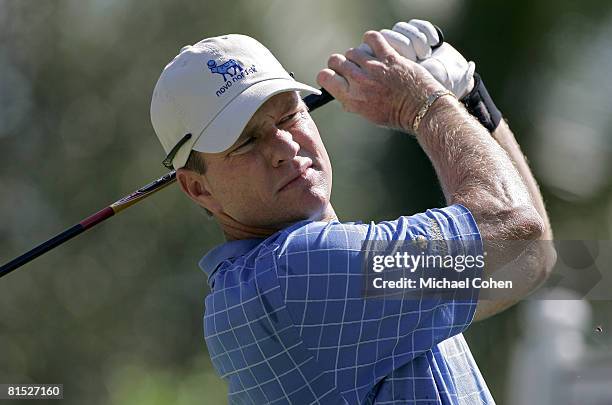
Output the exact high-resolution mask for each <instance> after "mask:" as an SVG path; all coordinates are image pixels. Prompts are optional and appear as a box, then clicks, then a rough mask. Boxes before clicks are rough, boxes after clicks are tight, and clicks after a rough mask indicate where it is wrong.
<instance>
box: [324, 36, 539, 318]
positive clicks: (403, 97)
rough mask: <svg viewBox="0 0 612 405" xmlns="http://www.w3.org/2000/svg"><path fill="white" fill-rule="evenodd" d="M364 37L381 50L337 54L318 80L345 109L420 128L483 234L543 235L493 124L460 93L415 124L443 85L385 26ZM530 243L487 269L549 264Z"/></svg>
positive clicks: (451, 199) (486, 307)
mask: <svg viewBox="0 0 612 405" xmlns="http://www.w3.org/2000/svg"><path fill="white" fill-rule="evenodd" d="M364 42H365V43H366V44H367V45H368V46H369V47H370V48H371V49H372V50H373V52H374V56H371V55H368V54H367V53H366V52H363V51H362V50H359V49H350V50H348V51H347V52H346V53H345V54H344V55H337V54H336V55H332V56H331V57H330V59H329V63H328V65H329V69H324V70H322V71H321V72H320V73H319V75H318V81H319V83H320V84H321V85H322V86H324V87H325V88H326V89H327V90H328V91H329V92H330V93H331V94H332V95H334V97H336V99H338V100H339V101H340V102H341V103H342V105H343V107H344V108H345V110H347V111H351V112H355V113H358V114H360V115H362V116H364V117H365V118H367V119H369V120H371V121H372V122H374V123H376V124H379V125H384V126H388V127H393V128H398V129H401V130H403V131H406V132H413V133H415V135H416V139H417V140H418V142H419V144H420V145H421V147H422V148H423V150H424V151H425V153H426V154H427V155H428V156H429V158H430V160H431V161H432V163H433V165H434V168H435V170H436V173H437V175H438V178H439V180H440V184H441V186H442V189H443V191H444V194H445V196H446V199H447V202H448V203H449V204H454V203H459V204H462V205H464V206H465V207H467V208H468V209H469V210H470V211H471V212H472V215H473V216H474V218H475V220H476V222H477V224H478V226H479V229H480V232H481V236H482V238H483V239H485V240H491V241H506V240H535V239H539V238H541V237H542V235H543V234H544V230H545V223H544V220H543V219H542V217H541V216H540V215H539V214H538V211H537V209H536V207H535V206H534V203H533V201H532V198H531V196H530V194H529V192H528V190H527V187H526V186H525V184H524V182H523V180H522V179H521V176H520V174H519V173H518V171H517V169H516V168H515V166H514V164H513V162H512V161H511V160H510V158H509V156H508V154H507V153H506V152H505V151H504V149H503V148H502V147H501V146H500V145H499V144H498V143H497V142H496V141H495V140H494V139H493V138H492V137H491V136H490V135H489V133H488V132H487V130H486V129H485V128H484V127H483V126H482V125H480V124H479V123H478V121H476V120H475V119H474V118H473V117H472V116H470V115H469V113H468V112H467V111H466V110H465V108H464V107H463V106H462V105H461V104H460V103H459V102H458V101H457V100H456V99H455V98H454V97H451V96H448V95H446V96H441V97H438V98H437V99H436V100H435V101H434V102H433V104H432V105H431V106H430V107H429V109H428V110H427V111H426V113H425V114H424V115H423V117H422V120H421V122H420V124H419V125H418V128H417V129H416V131H415V130H414V128H413V125H414V122H415V117H416V116H417V113H418V112H419V111H420V110H421V112H422V107H423V106H424V105H425V104H426V103H427V101H428V98H429V100H430V101H431V98H430V97H431V96H432V95H433V94H434V93H436V92H442V91H444V90H445V89H444V87H443V86H442V85H441V84H440V83H439V82H438V81H437V80H435V79H434V78H433V77H432V76H431V75H430V74H429V73H428V72H427V71H426V70H425V69H424V68H423V67H422V66H420V65H418V64H416V63H414V62H412V61H410V60H408V59H406V58H404V57H402V56H400V55H399V54H398V53H397V52H396V51H395V50H394V49H393V48H392V47H391V46H390V45H389V43H388V42H387V41H386V40H385V39H384V37H383V36H382V35H381V34H380V33H379V32H376V31H369V32H367V33H366V34H365V35H364ZM517 246H518V245H517ZM521 246H524V245H521ZM525 249H527V248H525ZM525 249H523V251H516V250H515V251H513V252H512V254H511V255H509V254H508V253H509V252H508V250H504V249H494V250H493V251H491V254H490V255H489V256H488V257H487V269H488V270H490V269H495V268H497V267H498V266H500V265H501V264H504V263H507V262H508V261H509V260H513V259H515V258H516V257H519V256H521V255H526V256H527V257H529V260H528V261H529V262H530V265H529V266H528V267H529V268H541V267H543V266H544V264H543V263H545V260H544V259H545V258H544V257H543V256H542V255H541V254H540V252H535V251H530V252H527V251H525ZM536 273H538V274H540V273H542V272H541V271H536ZM528 278H529V281H528V282H526V284H525V285H524V288H521V289H520V290H516V294H515V295H514V296H512V297H509V298H507V299H505V300H504V301H501V300H495V301H481V302H479V307H478V317H479V318H483V317H486V316H489V315H491V314H493V313H495V312H499V311H500V310H502V309H504V308H506V307H507V306H509V305H512V304H513V303H514V302H516V301H517V300H519V299H520V298H522V295H525V294H527V293H528V292H530V291H531V290H532V289H533V287H534V286H535V285H538V284H539V282H540V281H541V280H539V279H538V277H536V276H529V277H528Z"/></svg>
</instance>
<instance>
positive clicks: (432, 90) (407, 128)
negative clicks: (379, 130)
mask: <svg viewBox="0 0 612 405" xmlns="http://www.w3.org/2000/svg"><path fill="white" fill-rule="evenodd" d="M442 92H447V90H446V88H445V87H444V86H442V85H440V84H439V83H438V82H437V81H436V82H435V83H427V84H423V86H422V87H421V88H420V91H418V92H416V91H415V92H407V94H406V97H405V99H404V103H403V105H402V108H400V116H399V129H400V130H402V131H403V132H406V133H409V134H413V135H414V134H415V133H414V123H415V120H416V119H417V115H419V112H420V111H421V110H422V109H423V108H424V107H426V106H427V104H428V101H430V102H431V101H432V100H431V97H433V96H434V95H436V94H439V93H442ZM415 94H418V96H415ZM440 98H446V97H440ZM433 101H434V102H433V103H431V105H433V104H435V103H437V100H433ZM431 105H430V106H429V108H431ZM426 112H427V111H426ZM425 115H427V114H425ZM422 119H423V117H421V118H420V120H421V121H422Z"/></svg>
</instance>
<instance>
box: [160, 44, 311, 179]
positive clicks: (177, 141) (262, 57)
mask: <svg viewBox="0 0 612 405" xmlns="http://www.w3.org/2000/svg"><path fill="white" fill-rule="evenodd" d="M292 90H296V91H303V92H307V93H315V94H320V92H319V90H317V89H315V88H313V87H310V86H308V85H306V84H303V83H300V82H298V81H296V80H294V79H293V77H291V75H290V74H289V73H288V72H287V71H286V70H285V69H284V68H283V66H282V65H281V64H280V62H279V61H278V60H276V58H275V57H274V55H272V53H271V52H270V51H269V50H268V49H267V48H266V47H265V46H263V45H262V44H261V43H259V42H258V41H257V40H255V39H253V38H251V37H248V36H246V35H238V34H229V35H223V36H220V37H213V38H207V39H204V40H202V41H200V42H198V43H197V44H195V45H189V46H185V47H183V49H181V51H180V53H179V54H178V55H177V56H176V57H175V58H174V59H173V60H172V61H171V62H170V63H169V64H168V65H167V66H166V67H165V68H164V70H163V72H162V74H161V76H160V77H159V80H158V81H157V84H156V85H155V90H154V91H153V99H152V101H151V122H152V124H153V128H154V129H155V133H156V134H157V137H158V138H159V140H160V142H161V144H162V146H163V147H164V150H165V151H166V154H167V155H168V158H167V159H166V161H165V162H164V164H167V165H168V166H169V165H170V164H172V166H174V168H175V169H178V168H181V167H183V166H184V165H185V162H186V161H187V158H188V157H189V153H190V152H191V150H192V149H193V150H197V151H200V152H209V153H216V152H223V151H224V150H226V149H227V148H229V147H230V146H232V145H233V144H234V142H235V141H236V140H237V139H238V137H239V136H240V134H241V133H242V131H243V129H244V127H245V126H246V125H247V123H248V122H249V120H250V119H251V117H252V116H253V114H255V112H256V111H257V109H258V108H259V107H260V106H261V105H262V104H263V103H264V102H265V101H266V100H268V99H269V98H270V97H272V96H274V95H276V94H279V93H282V92H286V91H292ZM188 134H190V135H188Z"/></svg>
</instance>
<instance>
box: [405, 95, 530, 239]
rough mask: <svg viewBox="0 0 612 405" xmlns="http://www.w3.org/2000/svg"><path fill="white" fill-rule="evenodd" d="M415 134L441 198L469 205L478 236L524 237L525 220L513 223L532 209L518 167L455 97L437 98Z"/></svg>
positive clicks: (527, 232)
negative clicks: (478, 231)
mask: <svg viewBox="0 0 612 405" xmlns="http://www.w3.org/2000/svg"><path fill="white" fill-rule="evenodd" d="M416 135H417V140H418V141H419V144H420V145H421V147H422V148H423V150H424V151H425V153H426V154H427V155H428V156H429V158H430V160H431V162H432V164H433V166H434V168H435V170H436V174H437V176H438V179H439V181H440V184H441V186H442V190H443V191H444V195H445V197H446V200H447V202H448V203H449V204H453V203H460V204H462V205H464V206H466V207H467V208H468V209H470V211H471V212H472V214H473V215H474V217H475V219H476V222H477V223H478V225H479V227H480V231H481V234H482V237H483V239H490V240H507V239H524V238H528V237H529V235H531V234H532V232H533V230H532V229H529V228H530V227H529V225H530V222H529V221H524V222H523V224H524V225H525V227H521V226H517V223H518V222H520V220H521V219H525V217H527V219H532V218H534V215H533V214H534V213H535V211H534V207H533V205H532V203H531V198H530V196H529V193H528V192H527V189H526V187H525V185H524V184H523V181H522V180H521V177H520V175H519V173H518V172H517V170H516V168H515V167H514V165H513V164H512V161H511V160H510V158H509V157H508V154H507V153H506V152H505V151H504V150H503V149H502V148H501V147H500V145H499V144H498V143H497V142H495V140H494V139H493V138H491V136H490V135H489V133H488V132H487V131H486V129H485V128H483V127H482V126H481V125H480V124H479V123H478V122H477V121H476V120H475V119H474V118H473V117H471V116H470V115H469V114H468V113H467V111H466V110H465V109H464V108H463V106H461V105H460V104H459V102H458V101H457V100H455V99H453V98H451V97H447V96H445V97H442V98H440V99H438V100H437V101H436V102H435V103H434V104H433V105H432V107H431V108H430V110H429V111H428V112H427V114H426V115H425V118H424V119H423V122H422V123H421V127H420V128H419V131H418V133H417V134H416ZM524 214H527V215H524ZM535 217H537V215H535ZM537 219H538V220H539V218H537ZM531 222H534V221H531ZM535 226H536V227H537V224H535Z"/></svg>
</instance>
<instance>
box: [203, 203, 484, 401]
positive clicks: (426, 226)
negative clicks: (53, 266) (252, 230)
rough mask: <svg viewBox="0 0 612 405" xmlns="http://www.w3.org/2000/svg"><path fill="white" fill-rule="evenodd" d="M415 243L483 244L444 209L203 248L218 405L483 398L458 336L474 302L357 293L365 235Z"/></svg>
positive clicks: (470, 226) (466, 220) (312, 225)
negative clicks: (225, 394) (221, 397)
mask: <svg viewBox="0 0 612 405" xmlns="http://www.w3.org/2000/svg"><path fill="white" fill-rule="evenodd" d="M423 238H426V239H427V240H436V239H437V240H440V239H442V240H454V241H465V240H471V241H474V240H477V241H478V242H477V244H478V245H479V246H480V249H482V244H481V242H480V234H479V232H478V228H477V226H476V223H475V221H474V218H473V217H472V215H471V213H470V212H469V211H468V210H467V209H466V208H465V207H463V206H461V205H452V206H449V207H446V208H443V209H431V210H428V211H426V212H425V213H420V214H416V215H413V216H403V217H400V218H399V219H397V220H395V221H385V222H381V223H378V224H374V223H370V224H363V223H352V222H351V223H340V222H338V221H332V222H316V221H301V222H298V223H295V224H293V225H291V226H289V227H288V228H286V229H284V230H282V231H279V232H277V233H275V234H274V235H272V236H270V237H268V238H267V239H246V240H238V241H230V242H227V243H224V244H222V245H220V246H218V247H216V248H215V249H213V250H212V251H210V252H209V253H208V254H206V255H205V256H204V257H203V258H202V260H201V261H200V267H201V268H202V269H203V270H204V271H205V272H206V273H207V274H208V283H209V285H210V287H211V293H210V294H209V295H208V296H207V297H206V299H205V314H204V334H205V339H206V344H207V347H208V351H209V353H210V356H211V359H212V363H213V365H214V367H215V369H216V371H217V372H218V374H219V375H220V376H221V377H222V378H224V379H225V380H226V381H227V383H228V388H229V403H231V404H493V403H494V401H493V398H492V397H491V394H490V393H489V390H488V388H487V386H486V383H485V381H484V380H483V378H482V376H481V374H480V371H479V370H478V367H477V365H476V363H475V361H474V359H473V357H472V354H471V352H470V349H469V347H468V345H467V343H466V341H465V339H464V338H463V335H462V332H463V331H464V330H465V329H466V328H467V327H468V325H469V324H470V323H471V321H472V318H473V316H474V312H475V308H476V303H477V298H476V297H473V299H471V300H466V299H462V300H461V301H459V300H451V299H446V300H441V299H438V300H436V299H427V300H425V299H421V300H418V299H416V300H415V299H411V300H401V299H397V298H395V299H386V298H385V299H372V298H368V299H364V298H363V294H362V282H361V280H362V271H363V270H362V269H363V267H362V258H361V257H360V251H361V249H362V245H363V243H364V241H368V240H383V241H401V240H418V239H423ZM461 243H463V242H459V243H458V244H461ZM472 243H474V242H472Z"/></svg>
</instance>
